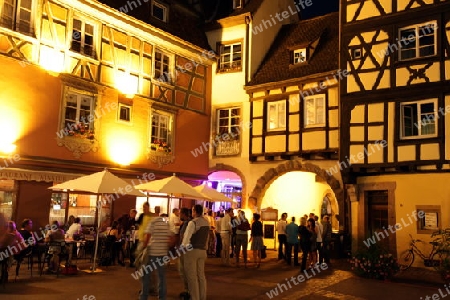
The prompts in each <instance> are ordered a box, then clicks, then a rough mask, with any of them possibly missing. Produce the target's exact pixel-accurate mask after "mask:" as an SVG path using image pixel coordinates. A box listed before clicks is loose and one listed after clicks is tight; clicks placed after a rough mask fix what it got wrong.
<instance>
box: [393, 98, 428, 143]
mask: <svg viewBox="0 0 450 300" xmlns="http://www.w3.org/2000/svg"><path fill="white" fill-rule="evenodd" d="M436 104H437V103H436V100H423V101H419V102H409V103H401V104H400V114H401V122H402V123H401V126H400V129H401V138H417V137H433V136H436V135H437V127H436V126H437V124H436V120H437V116H436Z"/></svg>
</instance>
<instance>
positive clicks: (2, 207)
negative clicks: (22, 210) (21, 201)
mask: <svg viewBox="0 0 450 300" xmlns="http://www.w3.org/2000/svg"><path fill="white" fill-rule="evenodd" d="M16 195H17V190H16V185H15V181H14V180H6V179H4V180H0V214H3V216H4V217H5V218H6V220H12V217H13V208H14V207H15V206H16Z"/></svg>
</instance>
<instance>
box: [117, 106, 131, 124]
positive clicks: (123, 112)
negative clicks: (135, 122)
mask: <svg viewBox="0 0 450 300" xmlns="http://www.w3.org/2000/svg"><path fill="white" fill-rule="evenodd" d="M119 119H120V120H122V121H130V108H129V107H128V106H121V107H120V112H119Z"/></svg>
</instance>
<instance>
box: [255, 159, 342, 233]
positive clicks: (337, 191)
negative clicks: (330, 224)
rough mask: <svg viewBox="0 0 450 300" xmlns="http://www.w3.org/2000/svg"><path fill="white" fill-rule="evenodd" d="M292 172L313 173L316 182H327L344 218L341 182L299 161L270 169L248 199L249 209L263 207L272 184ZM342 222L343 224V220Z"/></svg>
mask: <svg viewBox="0 0 450 300" xmlns="http://www.w3.org/2000/svg"><path fill="white" fill-rule="evenodd" d="M291 171H302V172H311V173H314V174H316V181H321V182H326V183H327V184H328V185H329V186H330V188H331V189H332V190H333V192H334V195H335V197H336V200H337V202H338V207H339V213H338V214H339V215H340V216H344V211H343V210H344V190H343V189H342V188H341V184H340V183H339V181H338V180H337V179H336V178H335V177H334V176H332V175H328V173H327V172H326V171H325V170H323V169H321V168H320V167H318V166H316V165H314V164H312V163H302V162H301V161H299V160H289V161H286V162H284V163H281V164H279V165H278V166H277V167H275V168H270V169H268V170H267V171H266V172H265V173H264V175H263V176H261V177H260V178H259V179H258V181H257V182H256V186H255V187H254V189H253V191H252V192H251V194H250V196H249V198H248V203H247V207H248V208H250V209H252V210H255V209H256V208H258V207H259V205H261V200H262V196H264V193H265V191H266V189H267V188H268V186H269V185H270V183H271V182H272V181H273V180H275V179H276V178H278V177H279V176H281V175H283V174H286V173H288V172H291ZM340 221H341V222H342V221H343V220H340ZM341 224H343V222H342V223H341Z"/></svg>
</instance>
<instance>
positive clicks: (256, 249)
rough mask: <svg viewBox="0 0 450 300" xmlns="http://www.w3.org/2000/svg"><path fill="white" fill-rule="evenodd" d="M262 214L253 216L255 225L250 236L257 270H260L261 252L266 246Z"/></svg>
mask: <svg viewBox="0 0 450 300" xmlns="http://www.w3.org/2000/svg"><path fill="white" fill-rule="evenodd" d="M260 218H261V215H260V214H257V213H254V214H253V223H252V229H251V235H250V242H251V243H252V245H251V249H252V251H253V260H254V261H255V264H256V268H259V267H260V265H261V250H262V248H263V246H264V242H263V227H262V223H261V221H259V219H260Z"/></svg>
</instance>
